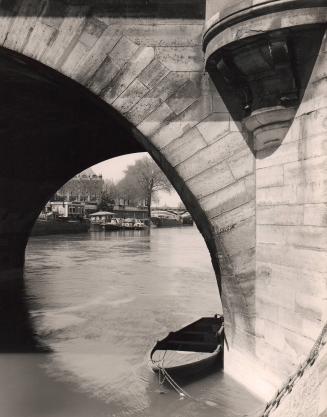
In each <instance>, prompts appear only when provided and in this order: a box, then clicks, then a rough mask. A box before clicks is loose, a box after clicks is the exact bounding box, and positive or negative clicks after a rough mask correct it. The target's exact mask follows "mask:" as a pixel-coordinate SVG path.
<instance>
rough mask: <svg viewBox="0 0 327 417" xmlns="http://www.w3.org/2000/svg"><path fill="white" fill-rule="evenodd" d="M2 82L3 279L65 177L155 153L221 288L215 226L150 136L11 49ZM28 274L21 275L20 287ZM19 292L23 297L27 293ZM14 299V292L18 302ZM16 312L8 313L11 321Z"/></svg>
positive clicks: (3, 59)
mask: <svg viewBox="0 0 327 417" xmlns="http://www.w3.org/2000/svg"><path fill="white" fill-rule="evenodd" d="M0 86H1V90H2V99H3V101H4V102H5V103H6V106H5V107H3V108H2V110H1V111H0V120H1V131H2V132H1V133H2V139H1V146H2V152H1V154H0V195H1V196H2V199H1V202H0V247H1V250H0V272H1V271H3V272H1V273H0V283H1V285H3V286H4V287H6V282H7V281H6V279H5V278H4V279H2V277H4V276H5V275H6V276H8V275H7V272H8V271H10V270H14V269H16V270H18V271H20V270H21V269H22V267H23V265H24V256H25V248H26V245H27V242H28V238H29V235H30V232H31V229H32V227H33V224H34V222H35V221H36V218H37V216H38V214H39V213H40V211H41V209H42V207H43V206H44V205H45V204H46V202H47V201H48V200H49V199H50V197H51V196H52V195H53V194H54V193H55V192H56V191H57V190H58V189H59V188H60V187H61V186H62V185H63V184H64V183H65V182H67V181H68V180H69V179H70V178H72V177H73V176H74V175H76V174H77V173H79V172H81V171H83V170H84V169H86V168H87V167H89V166H92V165H94V164H96V163H99V162H101V161H103V160H107V159H110V158H113V157H117V156H120V155H124V154H128V153H136V152H144V151H147V152H148V153H149V154H150V155H151V156H152V158H153V159H154V160H155V161H156V163H157V164H158V165H159V166H160V168H161V169H162V170H163V172H164V173H165V174H166V176H167V177H168V179H169V180H170V182H171V183H172V185H173V187H174V188H175V190H176V191H177V193H178V194H179V195H180V197H181V199H182V200H183V202H184V204H185V206H186V207H187V209H188V210H189V212H190V213H191V215H192V217H193V218H194V220H195V223H196V225H197V227H198V229H199V230H200V232H201V234H202V235H203V237H204V239H205V242H206V245H207V247H208V249H209V252H210V255H211V259H212V264H213V267H214V270H215V273H216V277H217V283H218V288H219V291H220V292H221V284H220V271H219V262H218V255H217V250H216V244H215V241H214V238H213V236H214V234H213V231H212V229H211V226H210V224H209V222H208V220H207V218H206V216H205V214H204V212H203V210H202V209H201V207H200V205H199V203H198V201H197V200H196V198H195V197H194V195H193V194H192V193H191V192H190V190H189V189H188V187H187V186H186V185H185V183H184V181H183V180H182V178H181V177H179V175H178V174H177V172H176V171H175V169H174V168H173V167H172V166H171V165H170V163H169V162H168V161H167V160H166V158H165V157H164V156H163V155H162V154H161V153H160V151H159V150H158V149H156V148H155V147H154V145H153V144H152V143H151V142H150V141H149V140H148V139H147V138H146V137H145V136H144V135H142V134H141V133H140V132H139V131H138V130H137V129H136V128H135V127H134V126H133V125H131V124H130V123H129V122H128V121H127V120H126V119H125V118H124V117H123V116H122V115H121V114H119V113H118V112H117V111H116V110H115V109H113V108H112V107H111V106H110V105H108V104H107V103H105V102H104V101H102V100H101V99H100V98H99V97H97V96H95V95H94V94H93V93H92V92H90V91H89V90H87V88H85V87H84V86H81V85H80V84H78V83H77V82H75V81H73V80H71V79H69V78H68V77H66V76H64V75H62V74H61V73H59V72H57V71H55V70H53V69H51V68H49V67H47V66H45V65H43V64H41V63H39V62H38V61H36V60H34V59H31V58H28V57H26V56H24V55H21V54H19V53H16V52H13V51H11V50H8V49H5V48H1V49H0ZM22 279H23V274H21V273H19V274H18V275H17V280H18V281H17V282H18V285H17V288H19V289H21V288H22V287H21V285H22V284H21V281H22ZM5 293H6V292H2V294H5ZM16 295H17V302H19V300H18V299H19V298H20V297H21V296H22V291H20V290H19V291H17V293H16ZM14 298H15V297H14V295H13V294H11V300H12V302H14V301H13V300H14ZM22 311H25V314H22V315H21V316H20V320H22V319H23V316H24V317H25V316H26V317H25V319H26V323H28V317H27V314H28V313H27V309H26V308H24V309H23V310H22ZM8 314H9V313H6V312H5V315H4V317H3V320H5V316H7V318H8V317H9V316H8ZM27 327H28V325H27ZM31 331H32V330H31ZM9 333H10V332H9ZM9 333H8V334H7V335H5V334H3V335H2V336H3V339H5V338H6V337H9V338H10V337H11V336H10V334H9ZM31 340H33V335H31ZM9 345H10V343H9ZM9 345H8V346H9Z"/></svg>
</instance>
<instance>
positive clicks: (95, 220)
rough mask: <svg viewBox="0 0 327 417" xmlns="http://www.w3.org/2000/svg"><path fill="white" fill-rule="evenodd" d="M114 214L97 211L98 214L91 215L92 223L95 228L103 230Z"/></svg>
mask: <svg viewBox="0 0 327 417" xmlns="http://www.w3.org/2000/svg"><path fill="white" fill-rule="evenodd" d="M113 216H114V213H111V212H110V211H97V212H96V213H92V214H90V221H91V225H92V226H93V228H101V229H102V228H103V226H104V224H105V223H108V222H110V221H111V220H112V218H113Z"/></svg>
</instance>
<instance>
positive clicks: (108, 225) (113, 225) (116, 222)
mask: <svg viewBox="0 0 327 417" xmlns="http://www.w3.org/2000/svg"><path fill="white" fill-rule="evenodd" d="M103 228H104V230H106V231H112V230H121V229H122V228H123V227H122V219H117V218H116V217H113V218H112V219H111V220H110V221H107V222H105V223H104V224H103Z"/></svg>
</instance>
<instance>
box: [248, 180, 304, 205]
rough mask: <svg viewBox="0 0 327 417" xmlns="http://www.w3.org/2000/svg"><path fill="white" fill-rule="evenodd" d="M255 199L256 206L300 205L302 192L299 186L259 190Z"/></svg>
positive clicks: (302, 196)
mask: <svg viewBox="0 0 327 417" xmlns="http://www.w3.org/2000/svg"><path fill="white" fill-rule="evenodd" d="M256 197H257V205H258V206H273V205H281V204H287V205H294V204H302V203H303V199H304V190H303V188H302V187H301V186H300V185H285V186H281V187H266V188H259V189H258V190H257V196H256Z"/></svg>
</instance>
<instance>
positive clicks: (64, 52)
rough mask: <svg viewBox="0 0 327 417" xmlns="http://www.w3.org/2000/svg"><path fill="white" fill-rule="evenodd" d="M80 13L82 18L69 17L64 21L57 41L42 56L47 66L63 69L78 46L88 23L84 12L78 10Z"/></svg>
mask: <svg viewBox="0 0 327 417" xmlns="http://www.w3.org/2000/svg"><path fill="white" fill-rule="evenodd" d="M72 9H73V8H72ZM78 12H79V13H80V16H74V17H67V18H66V19H64V20H63V21H62V24H61V25H60V27H59V29H58V34H57V36H56V38H55V40H54V41H53V42H52V44H51V45H50V46H49V47H48V48H47V50H46V51H45V53H44V55H43V56H42V61H43V62H44V63H46V64H47V65H49V66H52V67H55V68H57V69H59V68H61V66H62V65H63V64H64V62H65V60H66V59H67V57H68V56H69V55H70V53H71V51H72V50H73V48H74V46H75V45H76V43H77V41H78V38H79V36H80V35H81V33H82V31H83V28H84V26H85V22H86V18H85V16H83V13H82V12H83V10H81V9H80V8H78Z"/></svg>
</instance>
